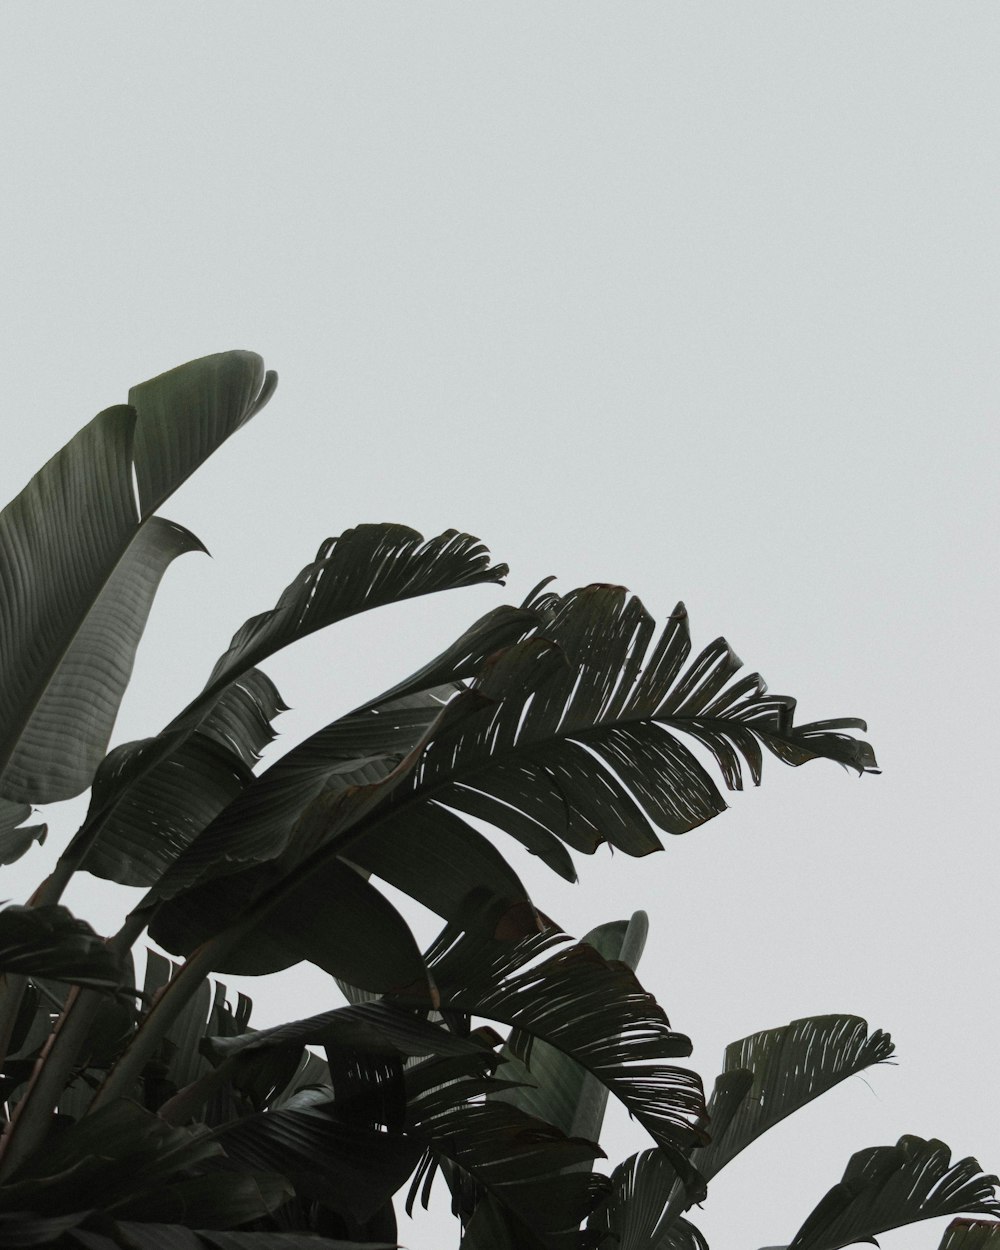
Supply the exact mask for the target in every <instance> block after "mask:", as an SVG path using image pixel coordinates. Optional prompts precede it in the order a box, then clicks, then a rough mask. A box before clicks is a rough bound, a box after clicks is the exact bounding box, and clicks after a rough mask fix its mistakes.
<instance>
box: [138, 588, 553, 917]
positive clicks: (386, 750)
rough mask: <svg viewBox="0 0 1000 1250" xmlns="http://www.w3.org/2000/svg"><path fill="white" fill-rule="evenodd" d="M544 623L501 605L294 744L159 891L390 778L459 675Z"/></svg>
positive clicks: (245, 858)
mask: <svg viewBox="0 0 1000 1250" xmlns="http://www.w3.org/2000/svg"><path fill="white" fill-rule="evenodd" d="M538 622H539V618H538V616H537V614H536V613H534V612H532V611H530V610H527V609H522V608H511V607H506V606H505V607H500V608H496V609H494V610H493V611H492V612H489V613H487V615H486V616H484V617H482V618H481V619H480V620H478V621H477V622H476V623H475V624H474V625H472V626H471V627H470V628H469V629H468V630H466V631H465V633H464V634H462V635H461V637H459V638H458V639H457V640H456V642H454V643H453V644H452V645H451V646H450V647H448V648H447V650H445V651H444V652H443V653H442V654H441V655H439V656H437V657H436V658H435V659H433V660H431V661H430V662H429V663H428V664H425V665H424V666H423V667H422V668H421V669H419V670H418V671H417V672H416V673H414V674H413V675H412V676H411V677H409V678H407V679H406V680H405V681H403V682H401V683H399V685H397V686H394V687H393V688H392V689H391V690H389V691H387V692H386V693H385V694H383V695H380V696H379V697H378V698H377V699H373V700H371V702H369V703H366V704H364V705H363V706H362V707H360V708H357V709H356V710H355V711H353V712H351V713H349V714H348V715H347V716H343V717H341V718H340V719H338V720H336V721H334V722H333V723H332V724H330V725H327V726H326V727H325V728H324V729H321V730H319V731H318V732H317V733H315V734H313V735H312V736H311V737H309V738H307V739H305V741H303V742H301V743H299V744H298V745H297V746H296V747H293V748H292V750H291V751H289V752H288V753H287V754H285V755H284V756H282V758H281V759H280V760H278V761H277V763H275V764H273V765H272V766H271V767H270V768H269V769H267V770H266V771H265V772H264V773H263V774H262V775H261V776H260V777H259V778H257V779H256V780H255V781H254V783H253V785H252V786H251V787H250V788H249V789H248V790H247V792H246V793H245V794H243V795H242V796H241V797H240V798H239V800H238V801H235V802H233V803H231V804H230V805H229V806H228V807H227V808H226V810H225V811H224V812H222V813H221V814H220V815H219V817H218V819H216V820H215V821H213V822H212V824H211V825H210V826H209V827H208V828H206V829H204V832H203V833H202V835H201V836H200V837H198V838H197V840H196V841H195V842H194V843H193V844H192V845H191V846H190V847H189V849H188V850H187V851H186V852H185V853H184V854H183V855H181V856H180V857H178V858H177V860H176V862H175V863H174V864H173V866H172V868H171V871H170V872H169V873H167V874H165V875H164V876H163V877H162V878H161V879H160V880H159V881H158V882H157V885H156V893H157V895H158V896H159V897H161V898H169V897H171V896H172V895H173V894H176V893H177V892H178V891H179V890H181V889H185V888H188V887H190V886H193V885H196V884H198V882H199V881H203V880H208V879H215V878H218V877H219V876H221V875H223V874H225V873H229V872H237V871H239V870H240V869H241V868H244V867H247V866H249V865H252V864H255V863H263V862H265V861H267V860H269V859H273V858H275V857H276V856H278V855H280V854H281V853H282V852H283V851H284V849H285V847H286V846H287V845H288V843H289V840H290V839H291V837H292V833H293V830H294V828H295V825H296V822H297V821H298V820H299V818H300V817H301V816H302V814H303V812H304V811H305V810H306V808H307V807H308V806H309V804H310V803H311V802H312V801H313V800H314V799H316V798H318V797H319V796H320V795H327V796H332V795H335V794H337V793H339V792H340V791H342V790H344V789H346V788H347V787H348V786H354V785H366V784H369V783H371V782H373V781H376V780H378V779H380V778H382V777H384V776H386V775H387V774H388V773H389V772H391V771H392V769H393V768H395V767H396V765H398V764H399V762H400V761H401V760H402V759H403V757H404V756H405V755H406V754H407V753H408V752H409V751H411V750H412V749H413V748H414V747H415V746H416V745H417V743H418V742H419V741H420V739H421V738H422V737H423V735H424V734H425V733H426V732H427V730H428V728H429V727H430V725H431V724H432V722H433V721H434V718H435V717H436V716H437V714H438V713H439V712H440V710H441V705H442V704H443V703H446V702H447V701H448V700H449V699H450V698H451V697H452V696H453V695H454V694H455V693H456V691H457V690H458V689H459V687H458V686H457V685H456V683H458V682H460V681H461V680H462V679H464V678H468V677H472V676H474V675H475V674H476V673H477V672H478V671H479V669H480V668H481V667H482V664H483V663H484V662H485V660H486V658H487V657H488V656H490V655H492V654H493V653H494V652H496V651H497V650H500V649H501V648H503V647H505V646H509V645H511V644H512V643H513V642H517V641H520V639H521V638H523V637H524V636H525V635H526V633H527V632H528V631H529V630H530V629H532V628H534V627H535V626H537V625H538ZM147 837H148V835H147ZM370 842H371V840H369V843H370ZM354 858H355V861H356V862H358V863H363V862H364V861H363V859H361V858H359V857H358V856H357V855H355V857H354ZM382 858H385V859H391V858H392V856H391V855H389V856H383V857H382ZM372 871H377V869H374V868H373V869H372ZM380 875H384V874H380ZM386 879H387V880H392V878H391V877H388V878H386ZM393 884H396V882H395V881H394V880H393ZM401 888H404V889H405V888H406V887H405V886H403V887H401ZM420 901H421V902H423V901H424V900H423V899H420ZM428 905H429V906H430V905H431V904H428Z"/></svg>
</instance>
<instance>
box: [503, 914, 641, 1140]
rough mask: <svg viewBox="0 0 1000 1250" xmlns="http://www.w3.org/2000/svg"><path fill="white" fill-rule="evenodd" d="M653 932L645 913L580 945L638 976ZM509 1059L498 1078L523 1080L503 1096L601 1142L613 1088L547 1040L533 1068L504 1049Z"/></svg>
mask: <svg viewBox="0 0 1000 1250" xmlns="http://www.w3.org/2000/svg"><path fill="white" fill-rule="evenodd" d="M648 929H649V921H648V918H647V916H646V913H645V912H641V911H640V912H636V913H635V914H634V915H633V916H632V918H631V920H615V921H612V922H611V923H609V924H603V925H599V926H598V927H597V928H596V929H591V931H590V932H589V933H586V934H584V936H583V938H582V939H581V941H582V942H583V943H584V944H586V945H587V946H592V947H593V948H594V949H595V950H596V951H597V952H598V953H599V954H600V955H601V957H602V958H603V959H606V960H608V961H614V960H620V961H621V962H622V963H624V964H626V965H627V966H628V967H629V968H631V969H632V971H633V972H634V971H635V969H636V968H637V966H638V963H639V958H640V956H641V955H642V951H643V948H644V946H645V944H646V934H647V932H648ZM504 1060H505V1062H504V1064H503V1065H502V1067H501V1068H500V1069H499V1071H498V1073H497V1075H498V1077H500V1078H501V1079H502V1080H507V1081H515V1082H518V1084H517V1086H516V1088H514V1089H511V1090H509V1091H507V1092H506V1093H505V1094H501V1095H499V1096H500V1097H501V1098H502V1099H503V1100H504V1101H507V1102H511V1103H513V1104H514V1105H515V1106H517V1107H520V1108H521V1110H522V1111H526V1112H528V1114H529V1115H533V1116H537V1117H538V1119H540V1120H545V1121H546V1122H547V1123H549V1124H554V1125H555V1126H556V1127H557V1128H559V1129H561V1130H562V1131H563V1132H564V1133H565V1134H566V1135H567V1137H583V1138H585V1139H586V1140H588V1141H598V1140H599V1138H600V1133H601V1125H602V1123H603V1120H604V1110H605V1107H606V1106H607V1101H608V1090H607V1086H606V1085H603V1084H602V1083H601V1082H600V1081H599V1080H598V1079H597V1078H596V1077H595V1076H593V1075H592V1074H591V1073H590V1072H588V1071H587V1069H586V1068H583V1067H581V1066H580V1064H578V1063H577V1062H576V1060H575V1059H571V1058H570V1057H569V1056H568V1055H566V1054H564V1053H563V1052H562V1051H561V1050H556V1049H555V1047H553V1046H551V1045H550V1044H549V1043H548V1042H542V1041H536V1042H534V1043H532V1046H531V1054H530V1066H528V1065H525V1064H524V1063H522V1062H521V1060H520V1059H518V1058H516V1057H515V1056H514V1055H513V1054H512V1053H511V1051H510V1050H509V1048H507V1049H505V1051H504Z"/></svg>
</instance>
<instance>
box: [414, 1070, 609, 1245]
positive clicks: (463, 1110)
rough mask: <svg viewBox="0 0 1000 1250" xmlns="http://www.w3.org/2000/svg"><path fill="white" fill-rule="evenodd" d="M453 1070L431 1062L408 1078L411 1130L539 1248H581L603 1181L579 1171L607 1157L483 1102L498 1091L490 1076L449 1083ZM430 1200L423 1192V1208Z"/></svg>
mask: <svg viewBox="0 0 1000 1250" xmlns="http://www.w3.org/2000/svg"><path fill="white" fill-rule="evenodd" d="M449 1067H450V1065H449V1063H447V1062H446V1063H439V1062H434V1061H428V1062H427V1063H426V1064H424V1065H421V1066H420V1067H417V1068H415V1069H413V1070H411V1072H410V1073H408V1074H407V1080H408V1091H409V1098H408V1102H407V1116H406V1131H407V1132H408V1133H410V1134H412V1135H414V1136H415V1137H417V1138H418V1139H422V1140H423V1141H424V1142H425V1144H426V1145H427V1146H428V1148H429V1149H430V1150H431V1151H432V1152H433V1154H434V1155H436V1156H438V1157H439V1158H443V1159H446V1160H449V1161H450V1162H451V1163H452V1164H453V1165H455V1167H457V1168H458V1169H460V1174H461V1175H463V1176H466V1177H468V1178H469V1179H470V1180H471V1181H472V1182H473V1183H474V1184H475V1186H476V1189H477V1191H480V1190H481V1191H483V1192H485V1193H487V1194H489V1195H490V1196H492V1197H493V1198H495V1199H496V1200H497V1201H498V1202H500V1203H501V1204H503V1206H505V1207H506V1208H507V1209H508V1210H509V1211H511V1212H513V1213H514V1214H515V1215H516V1217H517V1220H518V1222H519V1223H523V1224H524V1225H525V1226H526V1228H527V1229H528V1230H530V1232H531V1234H532V1235H533V1236H534V1237H537V1239H538V1241H539V1243H540V1244H541V1245H544V1246H550V1247H552V1250H558V1248H560V1247H565V1248H566V1250H569V1248H570V1247H575V1246H577V1245H578V1236H579V1228H580V1225H581V1224H582V1223H583V1221H584V1220H585V1219H586V1218H587V1216H588V1214H589V1213H590V1211H591V1210H592V1208H593V1206H594V1203H595V1201H596V1200H597V1197H598V1195H599V1193H600V1188H599V1187H600V1184H601V1181H600V1180H598V1179H597V1178H594V1177H592V1176H591V1175H590V1173H589V1170H584V1171H579V1170H577V1168H576V1166H575V1165H580V1164H587V1165H589V1164H590V1162H591V1161H592V1160H593V1159H594V1158H596V1157H598V1156H600V1157H603V1153H604V1152H603V1151H602V1150H601V1149H600V1147H599V1146H598V1145H597V1144H596V1143H595V1142H588V1141H584V1140H582V1139H579V1138H568V1137H566V1136H565V1134H563V1133H561V1132H560V1131H559V1130H558V1129H556V1128H554V1127H553V1126H552V1125H550V1124H546V1123H544V1122H543V1121H541V1120H537V1119H535V1117H533V1116H530V1115H528V1114H527V1113H526V1112H524V1111H521V1110H520V1108H518V1107H514V1106H512V1105H510V1104H508V1103H504V1102H500V1101H498V1100H497V1099H495V1098H490V1097H486V1098H484V1097H483V1095H484V1094H486V1095H488V1094H490V1093H491V1092H492V1087H493V1086H494V1084H496V1083H495V1082H493V1081H492V1080H491V1079H490V1078H488V1077H487V1078H468V1077H467V1078H465V1079H458V1080H455V1079H450V1080H449V1079H447V1078H448V1077H449V1076H450V1075H451V1073H450V1072H449ZM500 1084H501V1085H502V1084H503V1083H500ZM426 1194H427V1187H426V1186H425V1190H424V1195H425V1203H426ZM411 1197H412V1195H411Z"/></svg>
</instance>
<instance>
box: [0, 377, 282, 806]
mask: <svg viewBox="0 0 1000 1250" xmlns="http://www.w3.org/2000/svg"><path fill="white" fill-rule="evenodd" d="M213 362H214V363H213ZM261 369H262V366H261V365H260V361H259V358H258V357H255V356H251V354H250V353H224V354H223V355H221V356H218V357H209V358H208V359H207V360H205V361H194V362H192V363H191V364H190V365H186V366H183V367H182V369H181V370H175V371H174V372H173V374H171V375H164V379H167V378H171V377H174V378H175V379H179V378H181V377H183V380H184V385H183V386H180V387H178V386H175V385H168V384H165V385H160V386H159V389H160V392H161V395H160V399H161V402H160V403H159V405H158V407H157V409H156V411H155V412H153V411H152V409H150V408H149V407H148V406H147V404H146V403H145V401H144V399H143V398H142V396H141V395H140V394H139V393H140V392H143V391H144V387H145V388H151V387H152V388H156V387H157V385H158V384H160V383H162V382H163V379H154V380H153V382H151V383H146V384H144V386H141V387H138V388H135V390H134V391H133V393H132V397H133V402H138V403H139V407H138V409H137V408H136V407H126V406H124V405H123V406H119V407H116V408H109V409H107V410H106V411H104V412H102V413H100V414H99V415H98V416H97V417H95V418H94V420H93V421H91V422H90V424H89V425H87V426H85V427H84V429H83V430H81V431H80V433H79V434H77V436H76V437H75V438H73V439H72V440H71V441H70V442H69V443H68V444H67V445H66V446H65V447H64V448H63V450H62V451H61V452H59V453H58V454H57V455H56V456H54V457H53V458H52V460H50V461H49V463H48V464H47V465H45V466H44V467H43V468H42V470H41V471H40V472H39V473H38V474H36V476H35V477H34V478H33V479H32V480H31V482H29V483H28V485H27V486H26V487H25V489H24V490H23V491H22V492H21V494H20V495H19V496H18V497H17V498H16V499H15V500H14V501H13V502H12V503H11V504H10V505H9V506H8V507H7V508H6V509H5V510H4V512H3V513H2V514H0V726H2V729H0V793H2V794H3V795H4V796H5V797H7V798H10V799H18V800H22V801H28V802H53V801H55V800H58V799H65V798H71V797H72V796H73V795H75V794H78V793H80V791H81V790H83V789H85V788H86V787H87V786H88V785H89V784H90V783H91V780H92V778H93V775H94V771H95V769H96V767H97V765H98V763H99V761H100V759H101V756H102V755H103V754H104V752H105V750H106V749H107V743H108V739H109V736H110V733H111V729H112V726H113V724H114V721H115V718H116V716H117V712H118V706H119V704H120V702H121V698H122V695H123V694H124V691H125V687H126V686H127V684H128V680H129V677H130V675H131V670H132V663H133V660H134V656H135V650H136V647H137V645H138V641H139V638H140V636H141V634H142V631H143V629H144V627H145V623H146V619H147V617H148V614H149V610H150V607H151V605H152V601H153V597H154V596H155V593H156V590H157V587H158V586H159V582H160V579H161V578H162V576H163V574H164V572H165V571H166V569H167V567H168V566H169V564H170V563H171V561H172V560H173V559H174V558H175V557H176V556H178V555H180V554H181V553H183V552H186V551H194V550H201V549H202V548H201V544H200V543H199V542H198V540H197V539H196V538H195V537H194V536H193V535H192V534H190V533H188V531H187V530H185V529H183V528H182V527H181V526H179V525H175V524H173V523H172V522H170V521H166V520H163V519H162V518H159V517H152V516H150V515H149V513H150V508H144V510H143V513H142V516H140V514H139V511H138V509H137V506H136V501H135V498H134V494H133V486H132V472H133V467H134V468H135V472H136V475H137V478H138V480H139V482H140V494H141V495H142V494H143V493H145V494H146V495H148V493H149V492H148V489H147V486H146V483H147V482H148V481H149V480H152V478H155V479H156V492H157V499H156V501H155V502H159V501H161V500H162V499H165V498H166V497H167V496H168V495H169V494H170V493H171V492H172V491H173V490H174V489H175V488H176V487H177V486H178V485H179V484H180V482H181V481H183V480H184V478H186V477H187V476H188V474H189V473H190V472H191V471H192V470H193V469H194V468H196V467H197V465H198V464H199V463H200V461H201V460H202V459H204V458H205V457H206V456H208V455H209V454H211V452H212V451H214V450H215V447H216V446H218V443H219V442H220V441H221V439H222V437H225V436H226V433H227V432H228V430H223V427H224V426H229V425H232V414H233V413H234V412H235V411H236V409H238V408H240V405H241V404H243V401H244V399H245V400H246V405H248V406H249V407H253V406H254V403H255V402H257V401H258V399H260V401H261V402H262V400H263V398H264V396H263V395H262V396H261V397H258V396H257V395H256V392H255V391H254V393H253V394H249V392H248V384H247V378H248V377H249V376H250V375H253V377H257V376H258V373H259V372H260V371H261ZM210 375H211V376H210ZM252 389H253V388H252V386H251V387H250V390H252ZM258 389H259V386H258ZM268 394H269V391H268ZM223 410H226V411H227V412H228V413H229V414H230V416H229V417H228V418H226V419H225V420H223V421H221V422H220V420H219V416H220V413H221V412H222V411H223ZM246 410H247V406H244V409H243V411H246ZM237 423H238V421H237ZM154 426H155V427H156V428H155V430H154V428H153V427H154ZM181 426H183V427H184V428H185V430H186V431H187V433H186V434H183V435H180V434H178V433H177V431H178V430H179V429H180V427H181ZM180 444H184V448H185V450H184V451H183V453H182V454H180V455H178V454H175V453H176V452H177V451H178V447H179V446H180ZM147 502H149V503H150V504H151V505H152V503H153V502H154V501H153V500H152V499H151V498H150V499H148V500H147Z"/></svg>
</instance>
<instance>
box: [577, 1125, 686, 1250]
mask: <svg viewBox="0 0 1000 1250" xmlns="http://www.w3.org/2000/svg"><path fill="white" fill-rule="evenodd" d="M677 1184H678V1177H677V1173H676V1171H675V1170H674V1168H673V1166H672V1165H671V1163H670V1160H669V1159H668V1158H667V1157H666V1155H664V1153H663V1151H661V1150H644V1151H643V1152H642V1153H641V1154H636V1155H632V1157H631V1158H629V1159H626V1160H625V1162H624V1163H621V1164H619V1165H618V1167H616V1168H615V1170H614V1172H612V1174H611V1193H610V1195H609V1196H608V1199H607V1201H606V1202H605V1203H604V1204H603V1205H602V1206H601V1207H600V1208H599V1209H598V1211H597V1212H596V1213H595V1215H594V1217H593V1219H592V1220H591V1223H590V1231H591V1232H593V1233H594V1234H595V1235H596V1236H597V1237H598V1238H599V1240H598V1243H597V1244H598V1246H599V1247H601V1250H605V1247H606V1248H607V1250H611V1248H612V1247H614V1250H708V1243H707V1242H706V1241H705V1238H704V1237H703V1236H702V1234H701V1233H700V1232H699V1231H698V1229H697V1228H695V1226H694V1225H693V1224H690V1223H688V1221H687V1220H685V1219H681V1218H680V1217H679V1216H678V1215H676V1214H675V1213H673V1212H672V1211H671V1209H670V1207H669V1205H668V1201H669V1197H670V1194H671V1193H672V1192H673V1191H674V1190H675V1188H676V1187H677Z"/></svg>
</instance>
